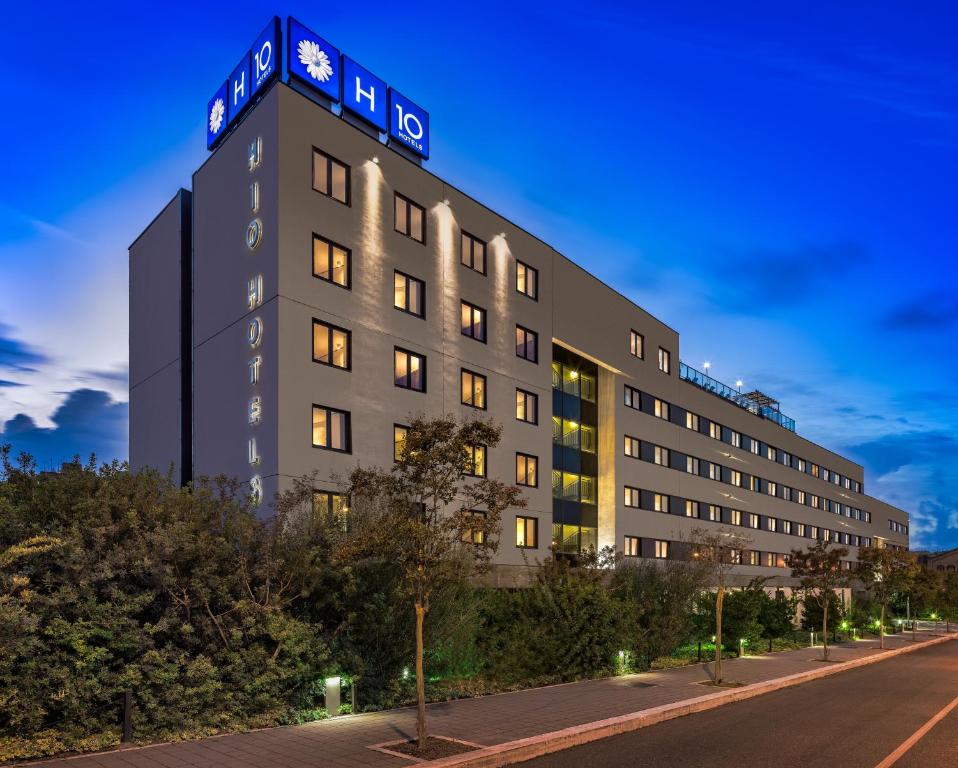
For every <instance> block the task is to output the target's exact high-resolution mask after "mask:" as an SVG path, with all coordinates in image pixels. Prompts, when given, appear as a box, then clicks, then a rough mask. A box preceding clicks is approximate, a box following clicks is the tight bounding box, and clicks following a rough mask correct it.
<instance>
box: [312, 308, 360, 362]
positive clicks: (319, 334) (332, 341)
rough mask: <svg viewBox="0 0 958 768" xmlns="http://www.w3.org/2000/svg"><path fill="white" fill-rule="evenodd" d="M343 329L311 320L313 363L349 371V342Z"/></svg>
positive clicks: (348, 337) (347, 333) (348, 335)
mask: <svg viewBox="0 0 958 768" xmlns="http://www.w3.org/2000/svg"><path fill="white" fill-rule="evenodd" d="M350 336H351V334H350V333H349V331H347V330H346V329H345V328H337V327H336V326H335V325H327V324H326V323H323V322H320V321H319V320H313V362H314V363H321V364H323V365H331V366H332V367H333V368H343V369H346V370H349V366H350V357H349V347H350V344H349V341H350Z"/></svg>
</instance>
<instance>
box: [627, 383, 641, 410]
mask: <svg viewBox="0 0 958 768" xmlns="http://www.w3.org/2000/svg"><path fill="white" fill-rule="evenodd" d="M625 405H626V407H628V408H635V410H637V411H638V410H641V409H642V393H641V392H639V390H637V389H636V388H635V387H630V386H629V385H628V384H626V385H625Z"/></svg>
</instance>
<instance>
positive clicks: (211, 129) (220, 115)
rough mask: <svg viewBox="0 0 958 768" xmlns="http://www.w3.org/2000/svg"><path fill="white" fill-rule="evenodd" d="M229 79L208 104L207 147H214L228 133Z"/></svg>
mask: <svg viewBox="0 0 958 768" xmlns="http://www.w3.org/2000/svg"><path fill="white" fill-rule="evenodd" d="M229 85H230V84H229V81H228V80H227V81H226V82H225V83H223V84H222V85H221V86H220V87H219V90H218V91H217V92H216V93H214V94H213V98H212V99H210V101H209V104H207V105H206V148H207V149H212V148H213V147H214V146H215V145H216V143H217V142H219V140H220V139H222V138H223V136H224V134H225V133H226V122H227V104H228V102H229Z"/></svg>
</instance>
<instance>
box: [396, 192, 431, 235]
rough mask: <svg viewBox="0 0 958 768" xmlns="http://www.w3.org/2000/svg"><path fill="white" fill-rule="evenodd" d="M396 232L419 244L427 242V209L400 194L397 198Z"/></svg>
mask: <svg viewBox="0 0 958 768" xmlns="http://www.w3.org/2000/svg"><path fill="white" fill-rule="evenodd" d="M395 201H396V202H395V206H394V207H395V212H396V220H395V223H394V224H393V227H394V228H395V230H396V231H397V232H398V233H399V234H401V235H405V236H406V237H411V238H412V239H413V240H415V241H417V242H419V243H425V242H426V209H425V208H423V207H422V206H421V205H417V204H416V203H414V202H413V201H412V200H410V199H409V198H408V197H403V196H402V195H400V194H399V193H398V192H397V193H396V197H395Z"/></svg>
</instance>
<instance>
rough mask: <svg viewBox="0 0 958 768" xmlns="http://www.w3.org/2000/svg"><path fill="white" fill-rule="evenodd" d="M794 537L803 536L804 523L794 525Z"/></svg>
mask: <svg viewBox="0 0 958 768" xmlns="http://www.w3.org/2000/svg"><path fill="white" fill-rule="evenodd" d="M795 535H796V536H802V537H804V536H805V523H795Z"/></svg>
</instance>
